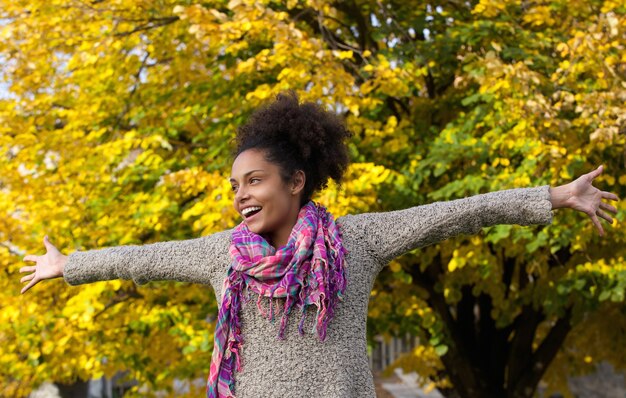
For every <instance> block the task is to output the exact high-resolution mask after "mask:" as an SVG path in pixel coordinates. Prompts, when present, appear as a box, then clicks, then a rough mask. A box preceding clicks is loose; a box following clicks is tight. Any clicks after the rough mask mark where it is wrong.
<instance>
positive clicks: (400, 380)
mask: <svg viewBox="0 0 626 398" xmlns="http://www.w3.org/2000/svg"><path fill="white" fill-rule="evenodd" d="M394 373H395V376H396V377H393V378H390V379H383V380H380V381H381V383H380V387H382V389H383V390H385V392H386V393H388V395H390V396H391V397H393V398H443V396H442V395H441V394H439V392H438V391H437V390H433V391H430V392H428V393H427V392H425V391H424V390H422V389H421V388H419V386H418V385H417V383H416V377H415V373H411V374H404V373H403V372H402V369H395V370H394Z"/></svg>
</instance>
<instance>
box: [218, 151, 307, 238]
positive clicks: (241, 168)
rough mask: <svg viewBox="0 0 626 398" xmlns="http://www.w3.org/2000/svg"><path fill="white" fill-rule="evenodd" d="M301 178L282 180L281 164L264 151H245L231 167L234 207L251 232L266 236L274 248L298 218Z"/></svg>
mask: <svg viewBox="0 0 626 398" xmlns="http://www.w3.org/2000/svg"><path fill="white" fill-rule="evenodd" d="M298 176H302V178H301V179H300V178H298ZM300 180H302V181H300ZM303 180H304V178H303V174H296V177H295V178H294V181H291V182H289V183H285V182H284V181H283V179H282V178H281V174H280V167H279V166H278V165H276V164H274V163H271V162H268V161H267V160H266V159H265V153H264V152H263V151H261V150H257V149H249V150H246V151H244V152H242V153H240V154H239V156H237V158H236V159H235V161H234V162H233V166H232V170H231V177H230V183H231V186H232V188H233V192H234V193H235V198H234V206H235V210H237V212H238V213H239V214H240V215H241V217H242V218H243V221H244V222H245V223H246V225H247V226H248V229H250V231H252V232H255V233H257V234H259V235H265V238H266V239H268V240H269V241H270V243H272V244H273V245H274V246H275V247H279V246H282V245H284V244H285V243H287V240H288V238H289V234H290V233H291V229H292V228H293V226H294V224H295V222H296V220H297V218H298V212H299V210H300V196H301V192H302V188H303V186H304V181H303Z"/></svg>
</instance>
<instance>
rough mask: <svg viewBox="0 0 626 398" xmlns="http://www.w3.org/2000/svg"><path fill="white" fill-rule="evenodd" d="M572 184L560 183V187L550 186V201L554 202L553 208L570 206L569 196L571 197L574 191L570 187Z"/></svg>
mask: <svg viewBox="0 0 626 398" xmlns="http://www.w3.org/2000/svg"><path fill="white" fill-rule="evenodd" d="M569 185H570V184H566V185H560V186H558V187H554V188H553V187H550V188H549V192H550V203H552V209H561V208H564V207H569V202H568V200H569V198H571V196H572V193H571V189H570V186H569Z"/></svg>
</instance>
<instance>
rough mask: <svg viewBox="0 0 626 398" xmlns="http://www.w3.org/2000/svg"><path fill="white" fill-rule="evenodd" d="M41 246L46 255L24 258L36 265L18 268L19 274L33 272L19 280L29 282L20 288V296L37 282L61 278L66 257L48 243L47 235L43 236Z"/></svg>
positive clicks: (30, 255)
mask: <svg viewBox="0 0 626 398" xmlns="http://www.w3.org/2000/svg"><path fill="white" fill-rule="evenodd" d="M43 244H44V246H45V247H46V254H44V255H43V256H35V255H32V254H28V255H26V256H24V261H34V262H36V263H37V265H32V266H27V267H22V268H20V272H31V271H35V272H33V273H32V274H30V275H26V276H24V277H23V278H22V279H21V280H20V282H26V281H30V283H29V284H28V285H26V286H24V287H23V288H22V291H21V293H22V294H24V292H26V291H27V290H28V289H30V288H31V287H33V286H34V285H36V284H37V283H39V281H42V280H44V279H53V278H59V277H62V276H63V270H64V269H65V263H66V262H67V256H66V255H63V254H62V253H61V252H60V251H59V250H58V249H57V248H56V247H55V246H54V245H53V244H52V243H50V241H49V240H48V235H46V236H44V238H43Z"/></svg>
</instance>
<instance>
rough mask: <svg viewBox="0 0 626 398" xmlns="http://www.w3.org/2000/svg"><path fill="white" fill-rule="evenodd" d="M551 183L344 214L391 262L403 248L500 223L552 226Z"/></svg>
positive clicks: (385, 260) (376, 251)
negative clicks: (373, 211) (356, 213)
mask: <svg viewBox="0 0 626 398" xmlns="http://www.w3.org/2000/svg"><path fill="white" fill-rule="evenodd" d="M551 210H552V203H551V202H550V193H549V185H544V186H539V187H534V188H515V189H507V190H502V191H495V192H490V193H485V194H480V195H474V196H470V197H467V198H463V199H456V200H451V201H445V202H435V203H431V204H427V205H422V206H416V207H411V208H408V209H403V210H396V211H390V212H382V213H363V214H358V215H350V216H344V217H343V218H344V221H343V222H344V223H346V222H347V223H350V224H352V229H353V230H358V231H359V232H360V234H362V237H363V239H365V242H366V244H367V245H369V246H370V248H371V251H370V253H372V254H373V255H375V256H376V257H377V258H378V260H379V261H380V263H382V264H383V265H384V264H387V263H388V262H389V261H391V260H392V259H394V258H395V257H398V256H400V255H401V254H404V253H405V252H407V251H409V250H412V249H416V248H419V247H424V246H428V245H432V244H435V243H437V242H440V241H443V240H445V239H448V238H451V237H453V236H457V235H460V234H476V233H478V231H480V229H481V228H483V227H488V226H492V225H496V224H519V225H531V224H550V223H552V211H551Z"/></svg>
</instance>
